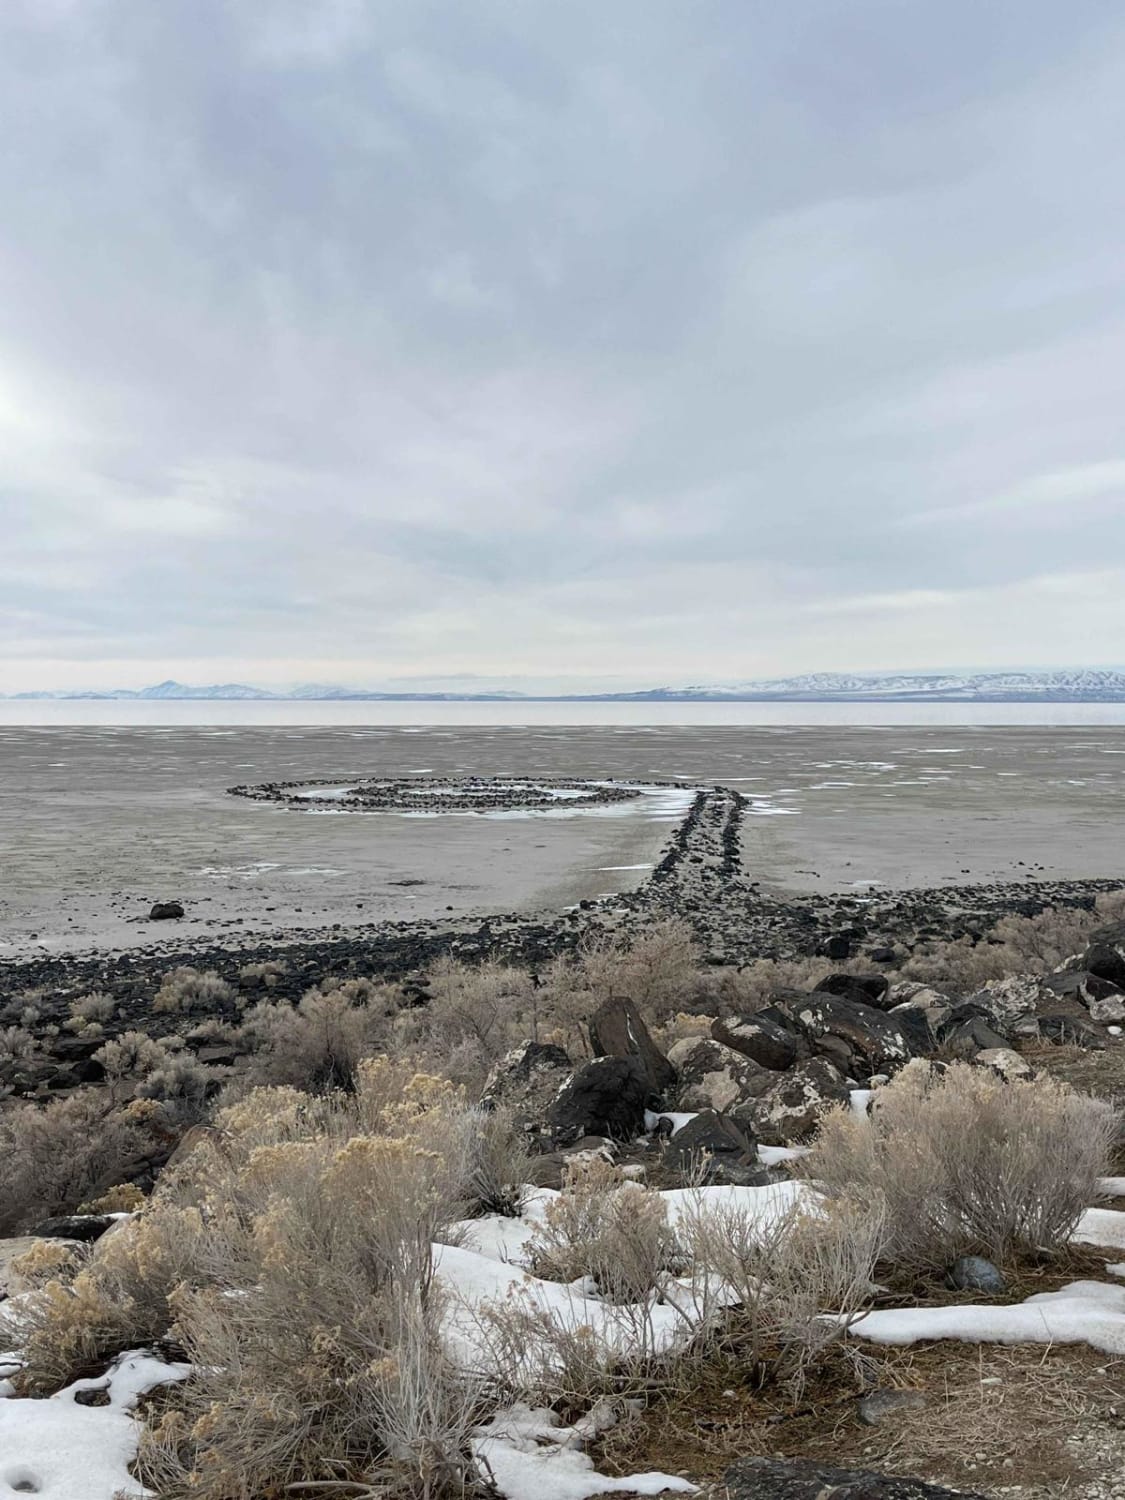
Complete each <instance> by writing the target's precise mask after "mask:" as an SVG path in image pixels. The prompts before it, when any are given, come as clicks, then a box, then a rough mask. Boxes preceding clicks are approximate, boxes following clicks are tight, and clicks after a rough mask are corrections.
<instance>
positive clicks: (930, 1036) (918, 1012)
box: [890, 1005, 937, 1057]
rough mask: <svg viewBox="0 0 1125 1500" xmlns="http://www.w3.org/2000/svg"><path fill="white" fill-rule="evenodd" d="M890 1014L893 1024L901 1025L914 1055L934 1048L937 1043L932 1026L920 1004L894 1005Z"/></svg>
mask: <svg viewBox="0 0 1125 1500" xmlns="http://www.w3.org/2000/svg"><path fill="white" fill-rule="evenodd" d="M890 1014H891V1015H892V1016H893V1017H894V1020H895V1024H896V1025H897V1026H899V1027H901V1029H902V1034H903V1036H905V1038H906V1041H907V1045H908V1046H909V1047H910V1050H911V1052H913V1053H914V1055H915V1056H916V1057H917V1056H919V1055H922V1054H924V1053H927V1052H932V1051H933V1050H934V1048H935V1046H936V1045H937V1038H936V1037H935V1036H934V1028H933V1026H932V1025H931V1024H930V1017H929V1015H928V1014H927V1012H926V1011H924V1010H923V1009H922V1007H921V1006H920V1005H896V1006H895V1008H894V1010H893V1011H891V1012H890Z"/></svg>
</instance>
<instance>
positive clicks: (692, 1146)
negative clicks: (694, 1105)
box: [664, 1109, 765, 1186]
mask: <svg viewBox="0 0 1125 1500" xmlns="http://www.w3.org/2000/svg"><path fill="white" fill-rule="evenodd" d="M664 1161H665V1164H666V1165H668V1166H670V1167H672V1168H674V1169H676V1170H677V1171H680V1172H683V1173H685V1174H687V1173H691V1172H693V1171H694V1170H695V1169H696V1168H697V1167H698V1166H699V1165H700V1164H703V1165H706V1166H707V1167H708V1173H707V1180H708V1181H710V1182H733V1181H735V1179H737V1180H738V1181H739V1182H740V1183H741V1184H742V1185H744V1186H745V1185H746V1182H747V1177H746V1174H747V1173H749V1174H751V1175H754V1176H757V1175H758V1174H759V1172H760V1171H761V1169H760V1166H759V1162H758V1152H757V1146H756V1144H755V1141H754V1136H753V1133H752V1132H751V1131H750V1130H749V1129H748V1127H747V1126H746V1125H745V1124H743V1123H741V1122H740V1121H738V1120H735V1119H733V1118H732V1117H731V1116H730V1115H721V1114H718V1113H716V1111H715V1110H713V1109H707V1110H704V1111H703V1112H702V1113H701V1114H698V1115H696V1117H695V1119H694V1120H689V1121H688V1123H687V1124H686V1125H684V1126H682V1127H681V1128H680V1129H679V1130H677V1131H676V1134H675V1135H674V1136H673V1137H672V1138H671V1140H670V1141H669V1142H668V1144H667V1146H666V1147H665V1151H664ZM731 1168H736V1169H738V1170H737V1171H736V1172H733V1173H732V1172H731V1170H730V1169H731ZM761 1175H762V1176H763V1178H764V1176H765V1174H764V1173H761Z"/></svg>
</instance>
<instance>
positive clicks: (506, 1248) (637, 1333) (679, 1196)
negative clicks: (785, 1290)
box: [434, 1182, 815, 1371]
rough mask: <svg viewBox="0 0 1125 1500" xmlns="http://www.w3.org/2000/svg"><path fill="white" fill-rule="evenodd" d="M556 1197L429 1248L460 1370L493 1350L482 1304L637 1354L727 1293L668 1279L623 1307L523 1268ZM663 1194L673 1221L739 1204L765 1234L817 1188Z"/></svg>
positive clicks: (695, 1319) (682, 1334)
mask: <svg viewBox="0 0 1125 1500" xmlns="http://www.w3.org/2000/svg"><path fill="white" fill-rule="evenodd" d="M557 1196H558V1194H557V1193H555V1192H553V1191H552V1190H551V1189H549V1188H541V1189H539V1190H537V1191H533V1192H531V1193H530V1194H529V1197H528V1199H527V1200H526V1205H525V1208H524V1215H523V1217H521V1218H519V1219H504V1218H500V1217H499V1216H497V1215H489V1216H488V1217H487V1218H483V1219H470V1220H466V1221H464V1222H463V1223H461V1224H458V1225H456V1226H455V1228H456V1235H455V1237H456V1238H457V1239H459V1240H461V1241H462V1243H461V1244H459V1245H435V1246H434V1254H435V1268H436V1272H437V1277H438V1280H439V1281H440V1282H441V1283H442V1285H443V1286H444V1288H445V1290H446V1292H447V1293H448V1294H449V1307H448V1309H447V1311H446V1313H445V1324H444V1330H445V1338H446V1340H447V1345H448V1348H449V1350H450V1352H451V1354H452V1356H453V1358H454V1359H455V1360H456V1361H457V1362H458V1364H460V1365H461V1366H462V1367H463V1368H464V1369H468V1370H477V1371H480V1370H486V1369H488V1368H490V1367H491V1366H492V1365H493V1364H494V1363H495V1361H496V1359H497V1357H498V1356H497V1353H496V1351H495V1350H494V1349H493V1348H492V1347H490V1338H489V1334H488V1331H487V1324H486V1319H485V1317H484V1316H483V1315H482V1314H483V1309H485V1308H487V1307H488V1306H489V1305H493V1304H497V1303H501V1302H511V1301H513V1300H514V1301H515V1303H516V1305H517V1306H518V1307H520V1308H521V1309H522V1310H523V1311H525V1312H527V1313H531V1314H533V1315H535V1316H537V1317H543V1318H549V1319H550V1320H551V1322H552V1323H553V1324H554V1325H555V1326H556V1327H557V1328H560V1329H562V1330H565V1331H569V1332H574V1331H576V1330H578V1329H589V1330H590V1331H591V1333H592V1335H593V1337H594V1339H595V1342H596V1345H597V1347H598V1348H599V1349H601V1350H604V1351H605V1353H606V1355H607V1356H608V1355H610V1354H628V1353H630V1352H639V1351H640V1350H641V1349H642V1347H643V1348H647V1349H648V1350H649V1351H650V1352H652V1353H662V1352H664V1351H665V1350H668V1349H672V1348H675V1347H676V1346H677V1344H680V1343H683V1342H686V1340H687V1339H688V1338H690V1337H691V1335H692V1333H693V1332H694V1330H695V1328H696V1327H697V1326H698V1324H699V1322H700V1319H701V1318H703V1317H704V1316H705V1310H706V1309H707V1308H714V1307H716V1306H718V1305H720V1304H721V1303H722V1301H723V1300H724V1298H725V1297H726V1296H727V1294H726V1293H724V1291H723V1289H722V1288H721V1287H720V1286H718V1285H717V1284H716V1283H714V1282H712V1281H703V1280H701V1279H698V1278H697V1279H696V1280H694V1281H693V1279H692V1278H690V1277H687V1278H681V1279H671V1278H670V1279H669V1281H668V1283H667V1284H666V1286H665V1287H664V1289H663V1297H662V1299H661V1300H659V1301H657V1300H656V1299H653V1300H652V1301H650V1302H649V1303H646V1304H641V1303H630V1304H626V1305H621V1304H615V1303H611V1302H605V1301H603V1300H602V1299H601V1298H600V1297H599V1296H598V1295H597V1293H596V1289H595V1288H594V1287H593V1286H592V1285H591V1284H590V1283H589V1282H588V1281H585V1280H580V1281H575V1282H572V1283H570V1284H569V1285H564V1284H562V1283H560V1282H557V1281H544V1280H542V1279H541V1278H540V1277H538V1276H534V1275H532V1274H531V1272H530V1271H527V1270H525V1269H524V1268H523V1263H525V1262H526V1259H527V1246H528V1241H529V1239H530V1237H531V1234H532V1233H533V1230H534V1224H535V1220H536V1219H537V1218H539V1217H541V1216H542V1213H543V1211H544V1209H545V1207H546V1204H547V1203H549V1202H550V1200H551V1199H552V1198H555V1197H557ZM660 1196H661V1197H662V1198H663V1199H664V1201H665V1203H666V1204H667V1206H668V1217H669V1220H670V1222H671V1223H672V1224H673V1225H676V1224H679V1223H681V1222H682V1221H683V1220H684V1219H685V1218H686V1217H687V1216H689V1215H691V1214H694V1213H699V1212H703V1213H707V1212H712V1213H714V1212H728V1211H731V1210H736V1211H738V1212H740V1213H744V1214H746V1215H748V1216H749V1217H750V1218H751V1220H752V1221H754V1222H756V1223H758V1224H760V1225H761V1226H762V1229H763V1231H765V1230H766V1229H768V1228H770V1227H772V1226H773V1225H774V1224H776V1222H777V1221H778V1220H779V1219H782V1218H784V1216H785V1215H786V1214H787V1213H789V1212H790V1210H791V1209H792V1208H793V1207H794V1206H795V1205H796V1204H798V1203H799V1202H811V1201H813V1199H814V1196H815V1195H813V1194H812V1193H811V1192H810V1190H809V1189H808V1188H807V1187H805V1186H804V1184H802V1183H799V1182H779V1183H773V1184H770V1185H769V1186H768V1187H704V1188H673V1189H669V1190H668V1191H666V1192H663V1193H661V1195H660Z"/></svg>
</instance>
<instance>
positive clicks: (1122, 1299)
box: [851, 1214, 1125, 1354]
mask: <svg viewBox="0 0 1125 1500" xmlns="http://www.w3.org/2000/svg"><path fill="white" fill-rule="evenodd" d="M1121 1217H1122V1218H1125V1214H1123V1215H1121ZM851 1332H852V1333H854V1334H858V1335H859V1336H860V1338H865V1339H870V1340H871V1342H872V1343H876V1344H916V1343H919V1342H920V1341H922V1340H929V1339H960V1340H962V1341H964V1342H965V1343H969V1344H978V1343H985V1344H1089V1345H1090V1347H1091V1348H1092V1349H1100V1350H1101V1351H1102V1353H1103V1354H1125V1286H1111V1285H1109V1284H1108V1283H1107V1282H1103V1281H1074V1282H1071V1284H1070V1285H1069V1286H1064V1287H1062V1288H1061V1289H1060V1290H1059V1291H1057V1292H1039V1293H1036V1295H1034V1296H1032V1297H1028V1299H1027V1300H1026V1301H1025V1302H1018V1303H1016V1304H1014V1305H1013V1306H993V1307H986V1306H983V1305H981V1304H970V1305H966V1306H961V1307H896V1308H887V1309H883V1310H881V1311H878V1312H869V1313H867V1314H865V1316H864V1317H862V1318H860V1319H859V1320H858V1321H857V1322H855V1323H853V1324H852V1327H851Z"/></svg>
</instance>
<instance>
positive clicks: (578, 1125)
mask: <svg viewBox="0 0 1125 1500" xmlns="http://www.w3.org/2000/svg"><path fill="white" fill-rule="evenodd" d="M650 1094H651V1090H650V1088H649V1083H648V1074H647V1073H646V1072H645V1070H644V1068H643V1067H642V1065H641V1063H640V1062H639V1061H638V1059H637V1058H635V1057H596V1058H594V1060H593V1062H588V1063H586V1064H585V1065H584V1066H583V1067H581V1068H579V1069H578V1071H577V1072H576V1073H574V1074H573V1075H572V1076H571V1077H570V1078H569V1079H568V1080H567V1082H566V1083H564V1084H563V1086H562V1089H561V1090H560V1092H559V1094H558V1096H557V1098H556V1099H555V1100H554V1102H553V1103H552V1104H551V1106H550V1108H549V1109H548V1111H547V1126H548V1129H549V1131H550V1134H551V1138H552V1139H553V1140H554V1141H555V1143H556V1144H561V1145H568V1144H570V1143H571V1142H572V1141H576V1140H579V1139H580V1138H581V1137H582V1136H584V1135H606V1136H609V1137H610V1139H611V1140H630V1139H632V1138H633V1137H634V1136H638V1135H640V1134H641V1133H642V1132H643V1130H644V1123H645V1106H646V1104H647V1102H648V1099H649V1097H650Z"/></svg>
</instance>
